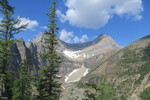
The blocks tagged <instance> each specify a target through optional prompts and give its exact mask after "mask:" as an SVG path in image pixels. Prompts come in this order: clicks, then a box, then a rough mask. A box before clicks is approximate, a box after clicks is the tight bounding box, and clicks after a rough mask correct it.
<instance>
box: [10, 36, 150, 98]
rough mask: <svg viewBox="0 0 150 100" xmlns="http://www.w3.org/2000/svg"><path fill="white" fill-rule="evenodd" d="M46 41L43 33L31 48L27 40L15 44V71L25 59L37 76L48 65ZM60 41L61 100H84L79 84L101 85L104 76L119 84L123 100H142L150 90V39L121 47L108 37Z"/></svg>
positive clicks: (82, 90)
mask: <svg viewBox="0 0 150 100" xmlns="http://www.w3.org/2000/svg"><path fill="white" fill-rule="evenodd" d="M44 38H45V37H44V36H43V34H42V33H40V34H39V35H38V36H37V38H35V39H33V40H32V41H30V42H29V43H28V44H27V45H26V44H25V42H24V41H23V39H20V40H19V42H17V43H15V44H14V47H13V48H11V51H12V52H14V53H16V55H14V56H12V58H11V59H12V60H11V62H10V63H11V65H12V69H13V70H15V69H16V68H15V66H14V65H18V63H20V62H21V60H23V59H28V60H29V62H31V66H30V68H29V72H30V75H37V73H38V70H39V69H40V68H41V67H42V65H43V64H47V61H46V60H42V59H41V57H40V56H39V55H41V54H43V53H45V52H46V48H45V46H44ZM57 39H58V42H59V44H58V45H57V47H56V50H57V53H58V54H59V55H60V56H61V57H62V60H63V61H62V64H61V66H60V68H59V76H60V77H61V83H62V93H61V100H68V98H70V97H71V98H77V97H78V100H81V99H82V97H83V94H84V90H85V89H83V88H78V87H77V84H79V83H80V84H85V83H98V82H100V81H101V78H102V77H103V76H107V78H108V80H109V81H110V82H113V83H115V85H116V87H117V94H118V95H119V96H120V97H121V96H122V94H125V95H124V97H122V99H120V100H141V94H142V93H143V92H145V91H146V90H147V89H149V88H150V36H146V37H144V38H141V39H139V40H137V41H135V42H133V43H131V44H130V45H128V46H127V47H122V46H119V45H118V44H117V43H116V42H115V41H114V40H113V39H112V38H111V37H110V36H108V35H106V34H103V35H100V36H98V37H97V38H96V39H95V40H93V41H91V42H87V43H81V44H69V43H65V42H64V41H62V40H60V39H59V38H57ZM124 98H125V99H124ZM143 100H144V99H143Z"/></svg>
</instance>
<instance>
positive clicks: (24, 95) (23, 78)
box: [13, 60, 32, 100]
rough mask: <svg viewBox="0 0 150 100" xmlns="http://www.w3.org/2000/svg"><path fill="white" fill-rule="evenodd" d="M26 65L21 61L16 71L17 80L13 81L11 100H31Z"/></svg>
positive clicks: (29, 81)
mask: <svg viewBox="0 0 150 100" xmlns="http://www.w3.org/2000/svg"><path fill="white" fill-rule="evenodd" d="M28 66H29V65H28V63H27V61H26V60H23V61H22V63H21V64H20V66H19V69H18V72H19V73H18V78H17V79H16V80H15V81H14V87H13V100H31V89H32V87H31V77H30V76H29V75H28V74H29V73H28Z"/></svg>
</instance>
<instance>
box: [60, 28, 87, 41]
mask: <svg viewBox="0 0 150 100" xmlns="http://www.w3.org/2000/svg"><path fill="white" fill-rule="evenodd" d="M59 38H60V39H61V40H63V41H65V42H67V43H83V42H86V41H87V40H88V36H87V35H82V37H81V38H79V37H78V36H74V33H73V32H67V31H66V30H65V29H63V30H62V31H61V32H60V37H59Z"/></svg>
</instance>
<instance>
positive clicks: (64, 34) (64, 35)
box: [60, 29, 73, 43]
mask: <svg viewBox="0 0 150 100" xmlns="http://www.w3.org/2000/svg"><path fill="white" fill-rule="evenodd" d="M71 37H73V32H67V31H66V30H65V29H63V30H62V31H61V32H60V39H61V40H63V41H65V42H67V43H70V42H71Z"/></svg>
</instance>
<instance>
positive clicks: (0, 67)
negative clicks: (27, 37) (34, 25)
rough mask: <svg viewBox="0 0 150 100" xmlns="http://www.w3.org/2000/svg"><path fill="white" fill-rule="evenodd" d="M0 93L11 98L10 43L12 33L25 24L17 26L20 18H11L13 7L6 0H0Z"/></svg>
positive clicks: (16, 32) (19, 30) (12, 40)
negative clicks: (0, 16)
mask: <svg viewBox="0 0 150 100" xmlns="http://www.w3.org/2000/svg"><path fill="white" fill-rule="evenodd" d="M0 14H1V15H2V18H1V20H0V85H1V86H0V89H1V90H0V93H1V94H0V95H2V97H7V98H8V100H10V99H11V98H12V90H11V87H12V84H13V82H12V79H13V78H12V77H11V76H12V75H11V70H10V65H9V62H10V59H9V58H10V56H11V55H13V54H12V53H11V52H10V48H11V47H12V43H13V42H15V39H14V35H15V34H18V33H19V32H21V31H22V29H24V28H25V27H26V26H27V25H21V26H17V25H19V23H20V18H13V14H14V7H12V6H10V5H9V3H8V1H7V0H0Z"/></svg>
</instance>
